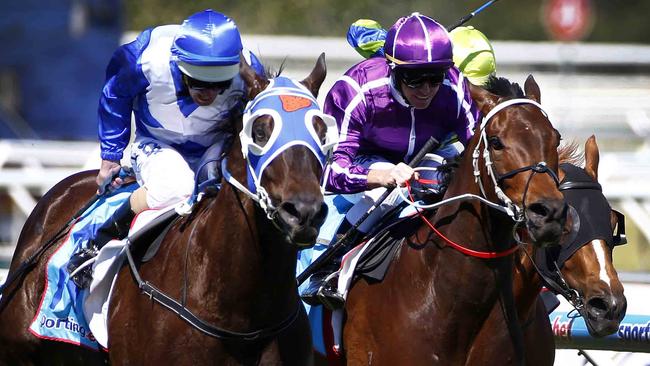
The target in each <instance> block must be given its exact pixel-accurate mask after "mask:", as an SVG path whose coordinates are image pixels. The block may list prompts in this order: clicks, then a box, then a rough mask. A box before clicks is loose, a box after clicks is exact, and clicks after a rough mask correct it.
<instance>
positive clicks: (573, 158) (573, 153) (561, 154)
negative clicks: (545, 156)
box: [557, 141, 585, 167]
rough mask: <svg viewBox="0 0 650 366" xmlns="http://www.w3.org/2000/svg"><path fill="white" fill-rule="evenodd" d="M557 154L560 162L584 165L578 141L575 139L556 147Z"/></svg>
mask: <svg viewBox="0 0 650 366" xmlns="http://www.w3.org/2000/svg"><path fill="white" fill-rule="evenodd" d="M557 154H558V158H559V162H560V163H569V164H573V165H575V166H580V167H581V166H583V165H584V162H585V157H584V154H583V153H581V152H580V150H579V146H578V143H577V142H575V141H571V142H569V143H566V144H562V145H560V147H558V148H557Z"/></svg>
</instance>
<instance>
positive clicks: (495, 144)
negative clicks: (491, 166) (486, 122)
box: [488, 136, 505, 150]
mask: <svg viewBox="0 0 650 366" xmlns="http://www.w3.org/2000/svg"><path fill="white" fill-rule="evenodd" d="M488 142H489V143H490V146H491V147H492V148H493V149H494V150H501V149H503V148H504V147H505V146H504V145H503V143H502V142H501V139H500V138H498V137H496V136H492V137H488Z"/></svg>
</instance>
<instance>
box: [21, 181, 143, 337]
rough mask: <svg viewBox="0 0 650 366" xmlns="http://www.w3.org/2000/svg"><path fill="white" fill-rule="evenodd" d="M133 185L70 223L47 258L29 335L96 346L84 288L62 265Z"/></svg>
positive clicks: (108, 196) (126, 197)
mask: <svg viewBox="0 0 650 366" xmlns="http://www.w3.org/2000/svg"><path fill="white" fill-rule="evenodd" d="M136 188H138V185H137V184H131V185H128V186H125V187H122V188H120V189H119V190H116V191H115V192H113V193H112V194H110V195H107V196H103V197H101V198H100V199H98V200H97V202H95V204H94V205H92V206H91V207H90V208H88V210H86V212H84V213H83V214H82V215H81V216H80V217H79V219H78V220H77V221H76V222H75V223H74V224H73V226H72V228H71V229H70V232H69V233H68V236H67V237H66V238H65V240H64V241H63V242H62V243H61V244H60V245H59V247H58V248H56V250H55V251H54V254H52V256H51V257H50V258H49V259H48V263H47V266H46V269H45V276H46V278H47V281H46V282H45V289H44V290H43V295H42V297H41V302H40V306H39V308H38V311H37V312H36V316H35V317H34V320H33V322H32V324H31V326H30V327H29V331H30V332H31V333H32V334H34V335H35V336H37V337H39V338H43V339H48V340H53V341H60V342H65V343H70V344H76V345H80V346H84V347H86V348H90V349H94V350H98V349H100V346H99V344H98V343H97V341H96V340H95V337H94V336H93V335H92V333H91V332H90V330H89V329H88V323H87V322H86V319H85V317H84V314H83V302H84V300H85V298H86V296H87V295H88V290H81V289H79V288H77V286H76V285H75V284H74V282H72V281H71V280H70V278H69V277H68V272H67V271H66V265H67V264H68V260H69V259H70V257H71V256H72V254H74V253H75V252H76V251H77V250H79V249H80V248H81V247H83V246H85V245H86V243H87V242H88V240H89V239H91V238H92V237H94V236H95V232H96V230H97V229H98V228H99V227H100V226H101V225H102V224H103V223H104V222H105V221H106V220H107V219H108V218H109V217H110V216H111V215H112V214H113V212H114V211H115V210H116V209H117V208H118V207H120V206H121V205H122V203H124V202H125V201H126V200H127V199H128V198H129V196H130V195H131V193H132V192H133V191H134V190H135V189H136Z"/></svg>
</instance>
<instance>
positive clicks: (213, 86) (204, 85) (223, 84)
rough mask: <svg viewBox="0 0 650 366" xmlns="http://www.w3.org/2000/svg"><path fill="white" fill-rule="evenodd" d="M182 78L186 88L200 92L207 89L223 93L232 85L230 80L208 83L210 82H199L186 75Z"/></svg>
mask: <svg viewBox="0 0 650 366" xmlns="http://www.w3.org/2000/svg"><path fill="white" fill-rule="evenodd" d="M183 78H184V79H185V85H187V87H188V88H190V89H192V90H195V91H202V90H208V89H209V90H219V91H224V90H226V89H228V88H230V85H231V84H232V79H229V80H224V81H217V82H210V81H201V80H197V79H193V78H191V77H189V76H187V75H183Z"/></svg>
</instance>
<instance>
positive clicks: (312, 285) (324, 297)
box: [300, 220, 362, 310]
mask: <svg viewBox="0 0 650 366" xmlns="http://www.w3.org/2000/svg"><path fill="white" fill-rule="evenodd" d="M351 226H352V225H351V224H350V223H349V222H348V221H347V220H345V221H344V222H343V223H342V224H341V227H340V228H339V233H341V232H342V234H337V235H336V237H337V240H336V241H337V242H338V240H339V239H340V238H341V237H342V236H343V235H344V234H345V232H347V231H348V230H349V229H350V227H351ZM360 236H362V235H361V233H360V232H358V231H355V232H354V233H351V234H350V236H349V238H348V240H347V244H346V245H344V246H343V247H341V248H339V250H338V251H337V252H336V254H335V255H334V257H333V258H332V259H331V261H330V262H329V263H327V264H326V265H324V266H323V268H322V269H321V270H319V271H317V272H315V273H314V274H313V275H311V277H309V284H308V285H307V288H306V289H305V290H304V291H303V292H302V293H301V294H300V297H301V298H302V301H304V302H306V303H307V304H309V305H321V304H322V305H324V306H325V307H327V308H328V309H330V310H336V309H340V308H342V307H343V305H345V299H344V298H343V295H341V294H340V293H339V292H338V276H331V278H329V280H328V277H330V275H331V274H333V273H335V272H337V271H338V270H339V268H340V267H341V259H342V258H343V255H345V253H347V252H348V251H349V250H350V249H352V248H353V247H354V246H355V244H356V242H357V240H358V239H359V237H360Z"/></svg>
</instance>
